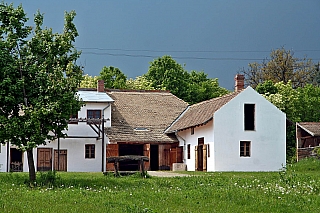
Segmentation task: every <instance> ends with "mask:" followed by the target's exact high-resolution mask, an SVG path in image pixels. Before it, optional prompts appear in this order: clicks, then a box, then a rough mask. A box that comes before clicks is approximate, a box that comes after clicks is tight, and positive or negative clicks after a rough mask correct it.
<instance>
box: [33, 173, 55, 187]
mask: <svg viewBox="0 0 320 213" xmlns="http://www.w3.org/2000/svg"><path fill="white" fill-rule="evenodd" d="M58 180H60V176H58V175H57V172H56V171H48V172H40V173H39V175H38V178H37V185H38V186H49V187H51V186H56V184H57V181H58Z"/></svg>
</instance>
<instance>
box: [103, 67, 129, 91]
mask: <svg viewBox="0 0 320 213" xmlns="http://www.w3.org/2000/svg"><path fill="white" fill-rule="evenodd" d="M98 78H99V79H102V80H104V87H105V88H109V89H125V88H126V81H127V76H126V75H125V74H123V73H122V72H121V70H120V69H119V68H116V67H112V66H110V67H103V68H102V70H101V72H100V76H99V77H98Z"/></svg>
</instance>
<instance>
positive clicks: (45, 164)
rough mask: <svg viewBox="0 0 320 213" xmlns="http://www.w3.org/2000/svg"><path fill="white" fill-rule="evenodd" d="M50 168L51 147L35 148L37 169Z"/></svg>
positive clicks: (47, 169)
mask: <svg viewBox="0 0 320 213" xmlns="http://www.w3.org/2000/svg"><path fill="white" fill-rule="evenodd" d="M51 170H52V148H38V149H37V171H51Z"/></svg>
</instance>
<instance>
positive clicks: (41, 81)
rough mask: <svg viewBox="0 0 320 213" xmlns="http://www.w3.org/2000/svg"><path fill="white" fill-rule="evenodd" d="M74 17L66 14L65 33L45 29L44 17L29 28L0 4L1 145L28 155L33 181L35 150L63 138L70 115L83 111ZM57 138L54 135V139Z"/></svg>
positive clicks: (12, 10) (23, 18)
mask: <svg viewBox="0 0 320 213" xmlns="http://www.w3.org/2000/svg"><path fill="white" fill-rule="evenodd" d="M74 17H75V12H73V11H72V12H70V13H65V24H64V30H63V32H62V33H61V34H58V33H53V32H52V29H50V28H42V23H43V15H42V14H40V13H39V12H37V13H36V14H35V16H34V24H35V27H33V28H32V27H30V26H27V25H26V23H27V21H28V18H27V17H26V14H25V12H24V10H23V8H22V6H21V5H20V6H18V7H17V8H15V7H14V6H13V5H12V4H10V5H8V4H6V3H4V2H1V3H0V34H1V42H0V48H1V49H0V55H1V60H0V61H1V62H0V65H1V67H0V71H1V73H0V91H1V93H0V94H1V95H0V108H1V110H0V123H1V125H0V142H1V143H6V142H8V141H10V142H11V144H13V145H16V146H17V147H18V148H19V149H21V150H22V151H26V152H27V158H28V166H29V178H30V181H32V182H33V181H34V180H35V179H36V173H35V165H34V159H33V149H34V148H36V147H37V146H38V145H40V144H46V143H47V142H50V141H51V140H54V139H55V138H57V137H64V136H65V135H64V134H63V132H62V131H63V130H64V129H66V128H67V125H68V120H69V117H70V115H71V114H73V113H75V112H77V111H78V110H80V107H81V102H80V101H79V98H78V97H77V96H76V91H77V88H78V86H79V84H80V81H81V79H82V71H81V69H80V67H79V66H77V65H76V63H75V62H76V60H77V58H79V56H80V52H78V51H77V50H76V49H75V48H74V45H73V42H74V41H75V38H76V37H77V36H78V32H77V30H76V27H75V25H74V23H73V19H74ZM50 133H53V134H50Z"/></svg>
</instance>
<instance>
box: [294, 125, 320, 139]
mask: <svg viewBox="0 0 320 213" xmlns="http://www.w3.org/2000/svg"><path fill="white" fill-rule="evenodd" d="M297 125H298V126H300V127H301V128H302V129H304V130H305V131H306V132H308V133H309V134H310V135H312V136H320V122H300V123H297Z"/></svg>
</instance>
